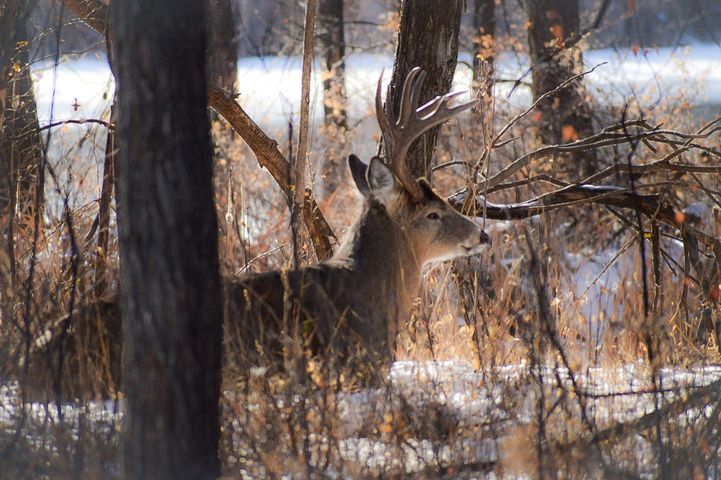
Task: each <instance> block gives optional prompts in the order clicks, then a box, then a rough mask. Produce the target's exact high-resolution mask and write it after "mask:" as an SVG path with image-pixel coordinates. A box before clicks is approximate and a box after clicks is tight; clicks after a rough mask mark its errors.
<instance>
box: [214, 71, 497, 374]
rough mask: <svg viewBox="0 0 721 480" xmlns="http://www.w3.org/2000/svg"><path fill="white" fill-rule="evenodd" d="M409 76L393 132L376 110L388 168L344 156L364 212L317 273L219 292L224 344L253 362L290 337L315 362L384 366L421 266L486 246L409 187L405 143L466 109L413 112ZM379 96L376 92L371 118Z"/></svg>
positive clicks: (415, 186) (474, 231) (267, 278)
mask: <svg viewBox="0 0 721 480" xmlns="http://www.w3.org/2000/svg"><path fill="white" fill-rule="evenodd" d="M414 72H415V73H414ZM414 72H412V73H411V74H410V75H409V78H408V79H407V81H406V86H405V87H404V90H403V99H404V101H403V102H402V107H401V113H400V114H399V116H400V119H399V120H398V124H396V125H392V124H391V122H390V120H389V119H388V118H387V117H386V116H385V115H383V116H381V113H380V112H379V123H380V124H381V128H382V130H383V134H384V138H385V145H386V146H387V147H386V148H387V151H389V154H390V156H391V159H392V165H393V169H391V168H389V166H387V165H386V164H385V163H384V162H383V161H381V160H380V158H378V157H374V158H373V159H371V162H370V164H369V165H368V166H366V165H365V164H364V163H363V162H361V161H360V160H359V159H358V158H357V157H355V156H354V155H351V156H350V157H349V166H350V170H351V173H352V176H353V179H354V181H355V184H356V186H357V188H358V190H359V191H360V193H361V194H363V196H364V197H365V204H364V207H363V212H362V214H361V216H360V217H359V218H358V220H357V221H356V223H355V225H354V227H353V228H352V229H351V230H350V232H349V235H348V236H347V238H346V240H345V241H344V242H343V244H342V245H341V247H340V248H339V249H338V251H337V253H336V254H335V255H334V256H333V257H332V258H331V259H330V260H328V261H326V262H323V263H320V264H318V265H314V266H309V267H304V268H300V269H297V270H282V271H274V272H268V273H263V274H257V275H248V276H245V277H241V278H238V279H236V280H234V281H231V282H228V283H227V284H226V300H227V303H228V305H229V307H230V308H231V309H232V310H231V311H230V312H228V314H227V315H226V318H227V319H228V321H229V324H228V329H227V330H228V332H229V339H230V342H231V346H232V347H235V348H234V349H238V350H240V351H241V352H242V356H243V357H244V358H245V359H246V360H250V362H251V363H254V364H258V363H263V362H264V361H267V360H268V359H272V357H276V358H277V357H278V356H279V355H282V354H283V351H284V349H285V347H287V346H288V345H289V343H288V339H290V338H295V339H300V340H301V341H302V344H303V346H304V348H310V349H311V351H312V352H313V353H315V354H322V353H324V352H330V351H332V352H335V353H336V354H338V355H339V357H340V358H341V359H349V358H351V357H355V356H356V354H360V356H361V357H362V358H363V359H364V361H365V362H373V363H374V364H376V365H377V362H378V361H380V362H382V363H383V364H388V363H389V361H390V360H391V359H392V357H393V354H394V352H395V338H396V335H397V333H398V329H399V324H400V322H401V321H405V320H406V319H407V318H408V316H409V315H410V312H411V308H412V305H413V302H414V300H415V298H416V296H417V294H418V290H419V287H420V281H421V273H422V270H423V267H424V266H425V265H426V264H428V263H429V262H433V261H440V260H447V259H450V258H454V257H458V256H464V255H473V254H476V253H479V252H480V251H481V249H482V248H483V247H484V246H485V245H486V244H487V243H489V239H488V236H487V235H486V234H485V232H483V230H482V229H481V227H480V226H479V225H477V224H476V223H474V222H472V221H470V220H469V219H467V218H465V217H464V216H463V215H461V214H460V213H458V212H457V211H456V210H455V209H453V207H451V206H450V205H449V204H448V203H447V202H446V201H445V200H444V199H443V198H441V197H440V196H439V195H438V194H436V193H435V192H434V191H433V189H432V188H431V186H430V184H428V182H427V181H425V180H424V179H420V180H415V179H413V178H412V177H410V174H409V172H408V171H407V167H406V170H404V169H403V165H404V163H403V162H402V160H403V157H404V155H405V151H406V150H407V147H408V145H410V142H411V141H412V139H413V138H415V137H417V136H418V135H420V133H422V132H423V131H425V130H427V129H428V128H430V127H432V126H433V125H436V124H438V123H440V122H441V121H442V120H443V118H448V117H449V116H450V115H452V114H454V113H455V112H456V111H460V110H461V109H465V108H467V107H468V106H470V105H463V106H461V107H455V108H448V107H447V106H446V105H445V102H446V101H448V100H449V99H450V98H452V97H453V95H449V96H446V97H440V99H436V100H435V101H434V102H435V104H434V102H431V104H428V105H430V107H431V113H430V114H428V115H424V109H426V112H427V109H428V108H427V107H428V105H426V106H423V107H420V108H418V109H416V108H413V109H411V108H410V105H412V104H413V102H415V99H416V98H417V93H418V88H420V82H422V75H420V79H418V76H419V72H418V71H414ZM414 75H415V77H414ZM414 82H415V84H414ZM409 85H410V88H409ZM379 97H380V89H379V93H378V95H377V110H378V109H379V105H380V101H379V100H378V99H379ZM409 104H410V105H409ZM409 117H412V118H409ZM439 117H440V118H439ZM404 128H405V129H406V130H403V129H404ZM399 145H400V146H399Z"/></svg>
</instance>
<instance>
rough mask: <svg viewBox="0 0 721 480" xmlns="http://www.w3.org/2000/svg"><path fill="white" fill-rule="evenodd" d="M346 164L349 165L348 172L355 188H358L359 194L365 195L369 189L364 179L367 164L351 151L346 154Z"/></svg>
mask: <svg viewBox="0 0 721 480" xmlns="http://www.w3.org/2000/svg"><path fill="white" fill-rule="evenodd" d="M348 166H349V167H350V174H351V176H352V177H353V181H354V182H355V186H356V188H358V191H359V192H360V193H361V195H363V196H364V197H367V196H368V194H369V193H370V191H371V189H370V186H368V180H367V179H366V172H367V171H368V165H366V164H365V163H363V162H362V161H361V159H360V158H358V157H356V156H355V155H353V154H352V153H351V154H350V155H349V156H348Z"/></svg>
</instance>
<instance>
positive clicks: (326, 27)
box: [318, 0, 348, 129]
mask: <svg viewBox="0 0 721 480" xmlns="http://www.w3.org/2000/svg"><path fill="white" fill-rule="evenodd" d="M343 18H344V17H343V0H320V1H319V2H318V43H319V44H320V46H321V48H322V50H323V61H324V63H325V70H326V73H324V74H325V75H327V76H325V77H324V78H323V112H324V114H325V123H326V125H336V126H337V127H339V128H343V129H346V128H347V126H348V125H347V120H346V102H347V99H346V93H345V33H344V32H345V31H344V28H343V21H344V20H343Z"/></svg>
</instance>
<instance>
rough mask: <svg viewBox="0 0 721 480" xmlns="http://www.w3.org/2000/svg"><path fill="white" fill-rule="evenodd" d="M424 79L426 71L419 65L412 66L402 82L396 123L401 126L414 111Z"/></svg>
mask: <svg viewBox="0 0 721 480" xmlns="http://www.w3.org/2000/svg"><path fill="white" fill-rule="evenodd" d="M425 80H426V72H424V71H423V70H421V68H420V67H414V68H413V69H412V70H411V71H410V72H409V73H408V76H407V77H406V80H405V82H403V90H402V91H401V101H400V108H399V109H398V121H397V122H396V124H397V125H400V126H403V125H404V124H406V123H408V121H409V120H410V117H411V115H413V112H415V111H416V105H418V98H419V97H420V96H421V87H422V86H423V82H424V81H425Z"/></svg>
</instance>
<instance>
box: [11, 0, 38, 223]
mask: <svg viewBox="0 0 721 480" xmlns="http://www.w3.org/2000/svg"><path fill="white" fill-rule="evenodd" d="M29 8H30V4H29V2H26V1H13V0H0V15H2V18H0V215H3V216H4V215H5V214H11V215H18V218H19V221H20V225H28V224H32V219H33V218H34V214H35V213H34V207H35V205H36V201H37V205H38V206H40V207H41V208H42V205H43V197H44V195H43V193H44V192H43V186H44V180H45V179H44V175H43V169H42V155H43V149H42V147H41V142H40V135H39V130H38V128H39V127H38V118H37V105H36V103H35V92H34V91H33V84H32V80H31V78H30V55H29V51H28V50H29V49H28V44H27V42H28V32H27V19H28V16H29V14H30V12H29V11H28V9H29ZM36 195H39V198H37V199H36V198H35V196H36Z"/></svg>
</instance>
